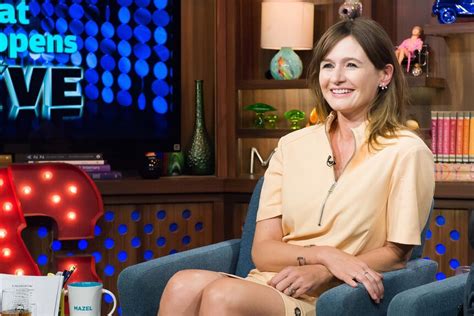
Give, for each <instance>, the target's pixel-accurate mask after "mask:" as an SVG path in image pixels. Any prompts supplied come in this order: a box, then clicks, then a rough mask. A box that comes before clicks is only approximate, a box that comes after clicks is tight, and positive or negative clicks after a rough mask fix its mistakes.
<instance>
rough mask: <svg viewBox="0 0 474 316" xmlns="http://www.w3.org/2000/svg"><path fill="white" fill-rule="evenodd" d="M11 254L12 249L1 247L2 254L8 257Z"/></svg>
mask: <svg viewBox="0 0 474 316" xmlns="http://www.w3.org/2000/svg"><path fill="white" fill-rule="evenodd" d="M11 254H12V251H11V249H10V248H3V249H2V255H3V256H4V257H10V255H11Z"/></svg>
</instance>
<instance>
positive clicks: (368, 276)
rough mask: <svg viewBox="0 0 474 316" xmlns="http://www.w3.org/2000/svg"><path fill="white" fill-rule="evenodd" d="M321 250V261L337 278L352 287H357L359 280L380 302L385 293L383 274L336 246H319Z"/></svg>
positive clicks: (371, 295)
mask: <svg viewBox="0 0 474 316" xmlns="http://www.w3.org/2000/svg"><path fill="white" fill-rule="evenodd" d="M319 251H320V254H319V256H320V258H321V262H322V263H323V264H324V265H325V266H326V267H327V268H328V270H329V271H330V272H331V273H332V274H333V275H334V276H335V277H336V278H338V279H339V280H341V281H343V282H345V283H347V284H349V285H350V286H352V287H357V282H359V283H362V285H364V287H365V288H366V289H367V292H368V293H369V295H370V297H371V298H372V299H373V300H374V301H375V302H376V303H380V299H382V298H383V294H384V287H383V283H382V280H383V276H382V274H380V273H378V272H377V271H374V270H372V269H371V268H369V266H368V265H367V264H366V263H365V262H363V261H362V260H360V259H359V258H357V257H355V256H353V255H350V254H347V253H345V252H344V251H341V250H339V249H336V248H334V247H319ZM356 281H357V282H356Z"/></svg>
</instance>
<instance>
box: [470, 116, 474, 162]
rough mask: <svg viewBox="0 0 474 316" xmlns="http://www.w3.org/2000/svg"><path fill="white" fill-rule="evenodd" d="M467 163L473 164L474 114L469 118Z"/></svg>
mask: <svg viewBox="0 0 474 316" xmlns="http://www.w3.org/2000/svg"><path fill="white" fill-rule="evenodd" d="M469 162H474V112H471V113H470V118H469Z"/></svg>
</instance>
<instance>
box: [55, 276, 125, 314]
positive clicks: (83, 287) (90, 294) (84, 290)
mask: <svg viewBox="0 0 474 316" xmlns="http://www.w3.org/2000/svg"><path fill="white" fill-rule="evenodd" d="M104 293H107V294H109V295H110V296H111V297H112V299H113V301H114V303H113V306H112V310H111V311H110V312H108V313H107V315H109V316H110V315H112V314H113V313H114V311H115V308H116V307H117V299H116V298H115V295H114V294H113V293H112V292H110V291H109V290H106V289H104V288H103V285H102V283H99V282H73V283H70V284H68V285H67V290H64V295H67V296H68V297H69V315H70V316H100V311H101V307H100V302H101V298H102V294H104Z"/></svg>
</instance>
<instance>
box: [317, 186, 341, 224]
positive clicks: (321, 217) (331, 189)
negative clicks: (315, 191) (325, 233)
mask: <svg viewBox="0 0 474 316" xmlns="http://www.w3.org/2000/svg"><path fill="white" fill-rule="evenodd" d="M336 184H337V181H334V183H333V184H332V185H331V187H330V188H329V190H328V194H327V195H326V198H325V199H324V203H323V206H322V207H321V215H319V223H318V226H321V221H322V220H323V213H324V209H325V208H326V202H327V201H328V198H329V196H330V195H331V193H332V191H334V188H335V187H336Z"/></svg>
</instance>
